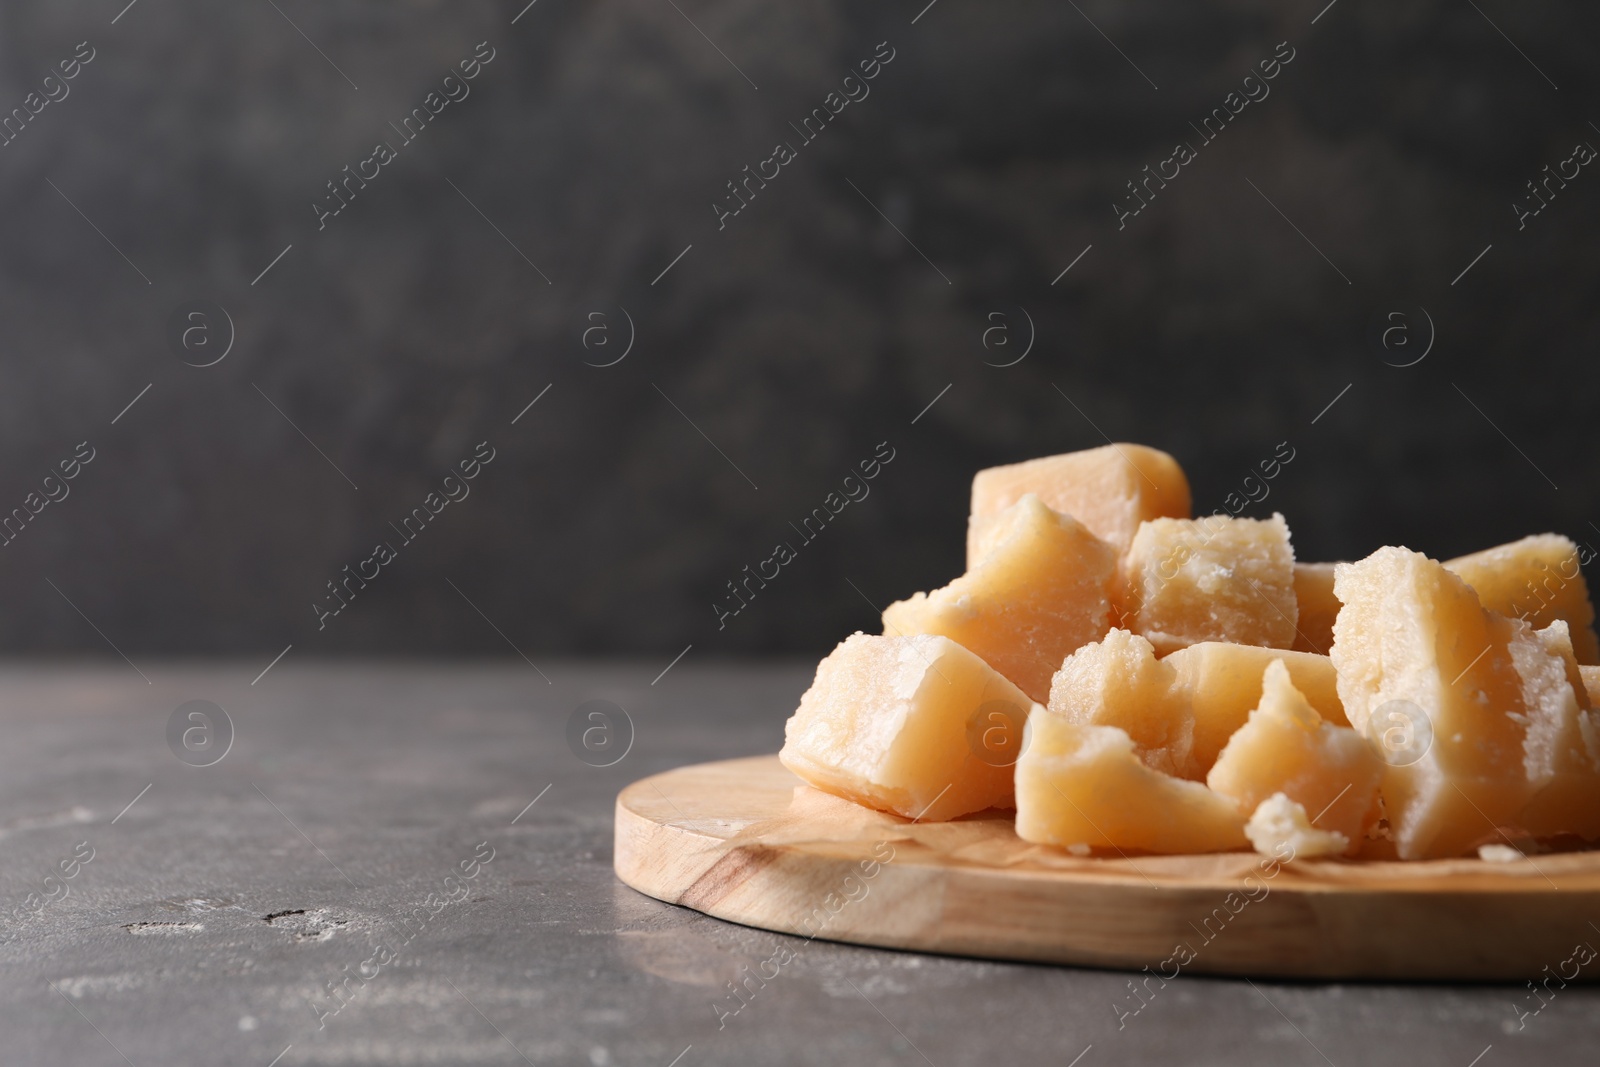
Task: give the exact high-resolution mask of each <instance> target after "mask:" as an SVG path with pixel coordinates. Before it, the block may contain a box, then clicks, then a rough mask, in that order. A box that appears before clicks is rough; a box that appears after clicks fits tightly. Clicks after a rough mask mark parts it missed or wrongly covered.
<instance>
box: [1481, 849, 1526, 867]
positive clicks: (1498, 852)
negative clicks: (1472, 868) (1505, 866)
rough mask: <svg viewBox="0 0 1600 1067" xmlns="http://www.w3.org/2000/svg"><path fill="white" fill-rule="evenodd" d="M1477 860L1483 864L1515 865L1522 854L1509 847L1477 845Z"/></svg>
mask: <svg viewBox="0 0 1600 1067" xmlns="http://www.w3.org/2000/svg"><path fill="white" fill-rule="evenodd" d="M1478 858H1479V859H1480V860H1483V861H1484V862H1485V863H1515V862H1516V861H1517V860H1520V859H1521V858H1522V853H1520V852H1518V851H1517V850H1516V849H1514V848H1512V847H1511V846H1510V845H1479V846H1478Z"/></svg>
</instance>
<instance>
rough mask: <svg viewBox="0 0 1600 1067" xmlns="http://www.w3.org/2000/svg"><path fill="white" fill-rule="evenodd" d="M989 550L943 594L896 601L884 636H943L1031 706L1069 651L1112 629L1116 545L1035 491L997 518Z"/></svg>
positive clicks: (1044, 696) (887, 614) (1044, 691)
mask: <svg viewBox="0 0 1600 1067" xmlns="http://www.w3.org/2000/svg"><path fill="white" fill-rule="evenodd" d="M991 533H992V534H993V537H992V541H991V544H990V548H989V551H988V553H987V554H985V555H984V557H983V558H982V559H981V560H979V561H978V563H977V564H976V565H975V566H973V567H972V568H971V569H970V570H969V571H968V572H967V573H966V574H964V575H962V576H961V577H960V578H957V579H956V580H955V581H953V582H951V583H950V584H949V585H947V586H945V587H944V588H943V589H936V590H934V591H933V592H931V593H917V594H916V595H914V596H912V597H911V598H910V599H908V600H901V601H898V602H896V603H894V604H891V605H889V608H888V610H886V611H885V612H884V613H883V632H884V633H886V634H890V635H900V636H910V635H913V634H942V635H943V636H945V637H948V638H950V639H951V640H952V641H955V642H956V643H957V644H960V645H963V646H965V647H966V648H968V649H970V650H971V651H973V652H975V653H977V654H978V655H979V656H980V657H982V658H983V659H984V660H985V661H986V662H987V663H988V664H989V665H990V666H991V667H993V668H994V669H995V670H997V671H999V672H1000V673H1001V674H1003V675H1005V676H1006V677H1007V678H1009V679H1011V681H1013V682H1015V683H1016V684H1017V685H1018V686H1019V687H1020V688H1021V689H1022V691H1023V692H1024V693H1027V694H1028V696H1030V697H1032V698H1033V699H1034V700H1039V701H1043V700H1047V699H1048V698H1049V695H1050V676H1051V675H1052V674H1054V673H1055V671H1056V668H1058V667H1060V666H1061V661H1062V660H1063V659H1065V658H1066V656H1067V654H1068V653H1069V652H1071V651H1073V650H1074V649H1076V648H1078V647H1079V646H1081V645H1083V644H1086V643H1088V642H1090V641H1098V640H1099V639H1100V638H1101V637H1103V636H1104V635H1105V633H1106V629H1107V627H1108V625H1109V620H1110V612H1111V605H1110V599H1109V596H1110V594H1109V587H1110V584H1111V581H1112V577H1113V575H1114V573H1115V569H1116V557H1115V554H1114V553H1113V551H1112V549H1111V546H1109V545H1107V544H1106V543H1105V542H1103V541H1101V540H1100V539H1099V538H1097V537H1095V536H1094V534H1092V533H1090V532H1089V531H1088V529H1086V528H1085V527H1084V526H1083V525H1082V524H1081V523H1079V522H1078V521H1077V520H1076V519H1073V518H1071V517H1070V516H1067V515H1061V514H1058V513H1057V512H1054V511H1051V510H1050V509H1049V508H1047V507H1045V506H1044V505H1043V504H1042V503H1040V501H1039V498H1038V497H1036V496H1034V495H1033V494H1031V493H1030V494H1028V495H1026V496H1024V497H1023V498H1022V499H1021V500H1019V501H1017V503H1015V504H1013V505H1012V506H1011V507H1009V508H1007V509H1006V510H1005V511H1003V512H1001V513H1000V514H999V515H997V516H995V520H994V526H993V528H992V530H991Z"/></svg>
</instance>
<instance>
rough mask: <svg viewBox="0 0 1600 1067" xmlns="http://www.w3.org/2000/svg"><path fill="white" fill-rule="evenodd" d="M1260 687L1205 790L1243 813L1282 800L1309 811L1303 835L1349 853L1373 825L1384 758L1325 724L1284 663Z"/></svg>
mask: <svg viewBox="0 0 1600 1067" xmlns="http://www.w3.org/2000/svg"><path fill="white" fill-rule="evenodd" d="M1261 685H1262V692H1261V703H1260V705H1259V706H1258V707H1257V708H1256V709H1255V710H1254V711H1252V712H1251V713H1250V718H1249V721H1247V722H1246V723H1245V724H1244V725H1243V726H1241V727H1239V729H1238V731H1237V732H1236V733H1235V734H1234V735H1233V737H1231V738H1230V739H1229V740H1228V743H1227V745H1226V746H1225V747H1224V748H1223V750H1222V754H1221V755H1219V756H1218V757H1217V761H1216V764H1215V765H1214V766H1213V767H1212V768H1211V771H1210V773H1208V774H1207V775H1206V785H1208V786H1210V787H1211V789H1212V790H1213V791H1214V792H1217V793H1221V794H1222V795H1223V796H1227V797H1231V798H1233V800H1234V802H1235V803H1237V804H1238V805H1239V810H1240V811H1241V812H1252V811H1254V812H1257V813H1258V814H1259V809H1260V807H1261V805H1263V804H1264V803H1265V802H1266V801H1267V800H1268V799H1270V798H1272V797H1279V796H1281V797H1285V798H1287V800H1289V801H1292V802H1294V804H1295V805H1296V807H1297V808H1299V809H1302V816H1303V814H1304V812H1305V811H1310V812H1312V813H1313V814H1312V816H1311V819H1310V820H1309V821H1307V822H1306V831H1307V832H1310V831H1311V830H1313V829H1315V830H1316V831H1317V832H1319V833H1320V832H1323V831H1326V832H1328V833H1330V834H1333V835H1335V836H1337V837H1339V838H1340V839H1341V840H1342V841H1344V843H1345V844H1344V848H1345V850H1349V851H1354V850H1355V848H1356V847H1358V846H1359V845H1360V843H1361V841H1362V840H1364V839H1365V837H1366V833H1367V828H1368V827H1369V826H1370V825H1371V824H1372V823H1374V822H1376V821H1377V816H1378V811H1377V804H1376V801H1377V797H1378V786H1379V784H1380V783H1381V782H1382V781H1383V776H1384V762H1383V760H1381V759H1379V758H1378V756H1377V755H1376V754H1375V753H1374V752H1373V750H1372V746H1371V745H1369V744H1368V743H1367V740H1366V738H1364V737H1362V736H1361V735H1360V734H1358V733H1356V732H1355V731H1354V730H1352V729H1350V728H1349V727H1348V726H1334V725H1332V724H1330V723H1328V722H1326V721H1324V720H1323V718H1322V716H1321V715H1319V714H1317V711H1316V709H1315V708H1313V707H1312V706H1311V704H1310V703H1309V702H1308V701H1307V700H1306V698H1305V697H1304V696H1302V695H1301V693H1300V691H1299V690H1298V689H1296V688H1295V687H1294V683H1293V682H1292V681H1290V679H1289V669H1288V668H1287V667H1286V666H1284V663H1283V661H1282V660H1273V661H1272V662H1271V663H1269V664H1268V665H1267V669H1266V672H1265V674H1264V676H1263V678H1262V683H1261ZM1281 807H1282V805H1279V806H1278V808H1281ZM1278 808H1274V809H1272V811H1273V812H1277V811H1278ZM1274 825H1275V824H1274ZM1319 840H1320V839H1319ZM1319 847H1320V846H1319Z"/></svg>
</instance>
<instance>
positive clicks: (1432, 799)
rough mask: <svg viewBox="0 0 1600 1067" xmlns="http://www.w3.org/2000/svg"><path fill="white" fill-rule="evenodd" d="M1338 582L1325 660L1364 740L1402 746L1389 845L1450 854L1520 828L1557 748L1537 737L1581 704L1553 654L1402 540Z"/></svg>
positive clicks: (1386, 787)
mask: <svg viewBox="0 0 1600 1067" xmlns="http://www.w3.org/2000/svg"><path fill="white" fill-rule="evenodd" d="M1334 591H1335V593H1336V594H1337V595H1338V597H1339V599H1340V601H1341V603H1342V604H1343V607H1342V609H1341V610H1340V612H1339V617H1338V620H1337V621H1336V622H1335V623H1334V641H1333V648H1332V650H1331V652H1330V656H1331V658H1332V660H1333V665H1334V668H1335V670H1336V671H1337V672H1338V676H1339V697H1340V700H1341V701H1342V703H1343V704H1344V708H1345V714H1346V715H1347V716H1348V717H1349V720H1350V724H1351V725H1352V726H1353V727H1355V728H1356V729H1357V730H1359V731H1362V732H1364V733H1365V734H1366V735H1367V737H1368V739H1369V740H1370V741H1374V742H1378V741H1382V742H1383V744H1384V745H1388V744H1389V742H1388V740H1387V739H1388V738H1389V737H1390V736H1391V735H1393V736H1395V737H1397V738H1400V739H1401V741H1403V742H1404V743H1403V744H1401V745H1400V746H1399V751H1400V752H1401V753H1404V754H1405V755H1404V757H1403V760H1402V761H1401V762H1400V763H1399V764H1397V765H1391V766H1390V767H1389V769H1388V771H1387V773H1386V775H1385V778H1384V784H1383V788H1382V796H1383V802H1384V807H1385V812H1386V815H1387V818H1388V820H1389V828H1390V833H1391V835H1392V837H1393V839H1394V844H1395V850H1396V853H1397V854H1398V855H1399V856H1400V858H1402V859H1424V858H1433V857H1444V856H1455V855H1459V854H1461V853H1463V852H1466V851H1468V850H1470V849H1471V848H1475V847H1476V845H1477V844H1479V843H1481V840H1482V839H1484V838H1486V837H1488V836H1490V835H1492V834H1493V833H1494V832H1495V831H1496V830H1497V829H1498V828H1500V827H1503V826H1510V825H1516V823H1517V820H1518V818H1519V816H1520V815H1521V814H1522V812H1523V808H1524V807H1525V805H1527V804H1528V802H1529V801H1530V800H1531V799H1532V798H1533V796H1534V794H1535V793H1537V792H1538V791H1539V790H1540V789H1541V788H1542V787H1543V786H1545V785H1547V784H1549V782H1550V781H1552V780H1553V775H1554V763H1553V757H1551V756H1548V755H1547V754H1545V753H1546V750H1547V749H1548V750H1549V751H1550V752H1554V751H1556V750H1558V749H1559V746H1558V745H1550V746H1545V745H1542V742H1540V741H1539V740H1538V739H1539V738H1540V737H1542V736H1544V734H1552V735H1560V734H1561V733H1562V727H1561V725H1560V722H1559V720H1560V718H1561V716H1563V715H1565V714H1567V713H1568V711H1570V709H1571V708H1572V707H1574V706H1575V704H1576V696H1575V694H1574V692H1573V684H1572V681H1571V680H1570V678H1569V676H1568V673H1567V670H1566V667H1565V664H1564V663H1563V662H1562V660H1561V657H1560V656H1559V655H1558V654H1557V653H1555V652H1553V651H1552V650H1551V648H1550V646H1549V644H1548V642H1547V641H1546V640H1545V639H1541V638H1540V637H1539V636H1537V635H1536V634H1535V633H1534V632H1533V631H1532V629H1531V628H1530V627H1529V626H1528V624H1527V623H1525V622H1522V621H1520V620H1512V619H1508V618H1506V617H1505V616H1503V615H1499V614H1496V613H1494V612H1491V611H1486V610H1485V609H1484V608H1483V607H1482V606H1481V604H1480V603H1479V601H1478V596H1477V594H1476V593H1475V592H1473V590H1472V589H1471V588H1470V587H1469V586H1468V585H1467V584H1466V583H1465V582H1463V581H1462V580H1461V579H1460V578H1459V577H1457V576H1456V575H1455V574H1454V573H1452V572H1451V571H1449V570H1447V569H1446V568H1445V567H1444V566H1443V565H1442V564H1440V563H1438V562H1436V561H1434V560H1430V559H1428V558H1427V557H1426V556H1423V555H1421V554H1420V553H1417V552H1412V551H1410V550H1409V549H1405V548H1396V547H1387V548H1380V549H1378V550H1377V551H1376V552H1374V553H1373V554H1372V555H1371V556H1368V557H1367V558H1366V559H1364V560H1362V561H1360V562H1359V563H1348V564H1340V565H1339V567H1338V570H1337V572H1336V576H1335V578H1334ZM1400 701H1403V702H1405V703H1394V702H1400ZM1375 716H1376V718H1377V721H1376V722H1373V721H1372V720H1373V719H1374V717H1375ZM1544 723H1550V724H1551V725H1548V726H1545V725H1541V724H1544ZM1541 731H1543V732H1542V733H1541ZM1530 732H1531V733H1532V734H1533V736H1534V741H1533V743H1532V745H1531V746H1530V745H1529V743H1528V742H1529V735H1530ZM1413 749H1416V750H1419V751H1418V752H1413V751H1412V750H1413ZM1380 754H1382V752H1381V750H1380ZM1525 757H1526V758H1525ZM1394 758H1395V757H1394V753H1393V752H1391V753H1390V759H1391V760H1393V759H1394Z"/></svg>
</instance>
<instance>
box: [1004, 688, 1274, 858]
mask: <svg viewBox="0 0 1600 1067" xmlns="http://www.w3.org/2000/svg"><path fill="white" fill-rule="evenodd" d="M1017 836H1018V837H1020V838H1022V839H1023V840H1024V841H1032V842H1035V843H1037V844H1044V845H1058V846H1062V847H1066V848H1071V849H1074V850H1076V848H1075V846H1083V845H1088V846H1090V847H1091V848H1102V849H1114V850H1117V851H1119V852H1120V851H1123V850H1127V849H1136V850H1140V851H1144V852H1222V851H1229V850H1232V849H1241V848H1246V847H1248V842H1247V840H1246V838H1245V835H1244V817H1243V816H1241V815H1240V814H1239V811H1238V809H1237V807H1235V805H1234V803H1233V801H1231V800H1229V799H1228V798H1227V797H1223V796H1219V795H1218V794H1216V793H1213V792H1212V791H1211V790H1209V789H1207V788H1206V787H1205V786H1204V785H1202V784H1200V783H1199V782H1190V781H1185V780H1183V779H1181V778H1173V777H1171V776H1170V775H1165V774H1162V773H1161V772H1159V771H1155V770H1152V769H1151V768H1150V767H1148V766H1146V765H1145V763H1144V762H1143V761H1142V760H1140V758H1139V757H1138V755H1137V754H1136V753H1135V752H1134V744H1133V741H1132V739H1131V738H1129V737H1128V735H1127V734H1126V733H1124V732H1123V731H1122V730H1120V729H1118V728H1117V727H1115V726H1092V725H1084V724H1081V723H1074V722H1068V721H1067V720H1066V719H1063V718H1062V717H1061V716H1059V715H1056V714H1055V713H1053V712H1050V711H1047V710H1046V709H1044V708H1035V709H1034V711H1033V713H1032V715H1030V716H1029V719H1028V739H1027V744H1026V745H1025V747H1024V750H1023V753H1022V756H1021V758H1020V759H1018V760H1017Z"/></svg>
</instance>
